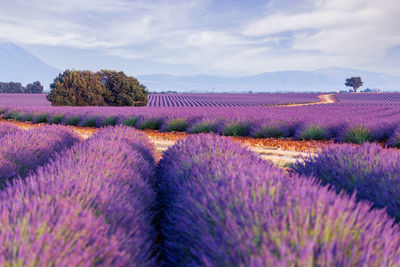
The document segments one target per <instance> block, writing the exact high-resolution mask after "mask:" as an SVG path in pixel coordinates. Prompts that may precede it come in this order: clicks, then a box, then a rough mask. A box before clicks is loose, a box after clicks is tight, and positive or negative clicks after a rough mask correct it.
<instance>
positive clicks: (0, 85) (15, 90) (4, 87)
mask: <svg viewBox="0 0 400 267" xmlns="http://www.w3.org/2000/svg"><path fill="white" fill-rule="evenodd" d="M23 92H24V87H23V86H22V84H21V83H16V82H8V83H5V82H0V93H7V94H19V93H23Z"/></svg>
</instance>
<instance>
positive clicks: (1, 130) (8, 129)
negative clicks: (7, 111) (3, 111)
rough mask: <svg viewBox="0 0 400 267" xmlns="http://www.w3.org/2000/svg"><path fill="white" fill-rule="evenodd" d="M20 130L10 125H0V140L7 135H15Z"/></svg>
mask: <svg viewBox="0 0 400 267" xmlns="http://www.w3.org/2000/svg"><path fill="white" fill-rule="evenodd" d="M18 131H22V130H20V129H19V128H18V127H17V126H15V125H12V124H10V123H0V138H2V137H3V136H4V135H7V134H16V133H17V132H18Z"/></svg>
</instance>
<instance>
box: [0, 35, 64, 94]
mask: <svg viewBox="0 0 400 267" xmlns="http://www.w3.org/2000/svg"><path fill="white" fill-rule="evenodd" d="M60 72H61V70H59V69H57V68H55V67H52V66H50V65H48V64H46V63H44V62H43V61H41V60H40V59H39V58H37V57H35V56H34V55H32V54H31V53H29V52H27V51H26V50H24V49H23V48H21V47H19V46H17V45H15V44H13V43H0V81H1V82H10V81H13V82H21V83H22V84H23V85H24V86H25V85H26V84H27V83H31V82H34V81H40V82H41V83H42V85H43V86H44V90H46V91H48V90H49V84H50V83H51V82H52V81H53V80H54V78H55V77H56V76H57V75H58V74H59V73H60Z"/></svg>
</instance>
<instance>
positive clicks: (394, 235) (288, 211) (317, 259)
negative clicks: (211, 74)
mask: <svg viewBox="0 0 400 267" xmlns="http://www.w3.org/2000/svg"><path fill="white" fill-rule="evenodd" d="M157 178H158V183H157V185H158V194H159V195H158V203H159V205H160V206H159V209H160V215H159V226H160V229H161V244H160V254H161V261H162V262H163V263H164V264H166V265H167V266H307V265H311V266H314V265H315V266H326V265H328V266H370V265H376V264H381V265H396V264H400V258H399V257H398V256H397V255H398V254H397V253H399V252H400V232H399V230H398V228H397V227H394V226H392V224H393V220H392V219H390V218H388V216H387V215H386V213H385V212H384V211H370V208H371V207H370V206H369V205H367V204H364V203H356V202H355V200H354V199H353V198H349V197H347V196H346V195H339V196H338V195H337V194H336V193H335V192H334V191H330V190H328V188H326V187H325V188H324V187H321V186H320V185H319V184H317V183H316V182H315V181H312V180H307V179H305V178H303V177H299V176H295V175H294V176H292V177H288V176H286V175H285V174H284V173H282V171H280V170H279V169H277V168H275V167H274V166H272V165H271V164H269V163H267V162H266V161H263V160H261V159H260V157H259V156H258V155H256V154H254V153H252V152H250V151H248V150H247V149H246V148H244V147H242V146H241V145H240V144H238V143H233V142H231V141H230V140H228V139H226V138H222V137H216V136H209V135H198V136H190V137H188V138H187V139H186V140H184V141H178V143H177V144H176V145H174V146H173V147H171V148H169V149H168V150H167V151H166V152H165V154H164V157H163V159H162V160H161V161H160V163H159V166H158V173H157ZM388 240H390V242H388ZM371 251H374V253H371Z"/></svg>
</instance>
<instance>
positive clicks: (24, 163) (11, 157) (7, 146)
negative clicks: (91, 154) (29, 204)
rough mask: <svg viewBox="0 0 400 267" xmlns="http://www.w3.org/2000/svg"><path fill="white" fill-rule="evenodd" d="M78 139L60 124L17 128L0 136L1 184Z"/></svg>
mask: <svg viewBox="0 0 400 267" xmlns="http://www.w3.org/2000/svg"><path fill="white" fill-rule="evenodd" d="M80 140H81V139H80V138H79V137H78V136H77V135H76V134H75V133H74V132H72V131H71V130H70V129H68V128H66V127H63V126H44V127H41V128H37V129H32V130H29V131H23V130H19V131H16V132H15V133H14V134H7V135H5V136H3V138H0V162H1V164H0V174H1V176H0V185H1V186H3V185H4V183H5V182H7V181H8V180H10V179H12V178H15V177H17V176H21V177H25V176H26V175H28V174H29V173H30V172H32V171H34V170H35V169H36V168H37V167H39V166H42V165H44V164H46V163H47V162H49V161H50V159H52V157H53V156H54V155H55V154H56V153H58V152H60V151H62V150H65V149H67V148H68V147H71V146H72V145H73V144H75V143H76V142H78V141H80Z"/></svg>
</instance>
